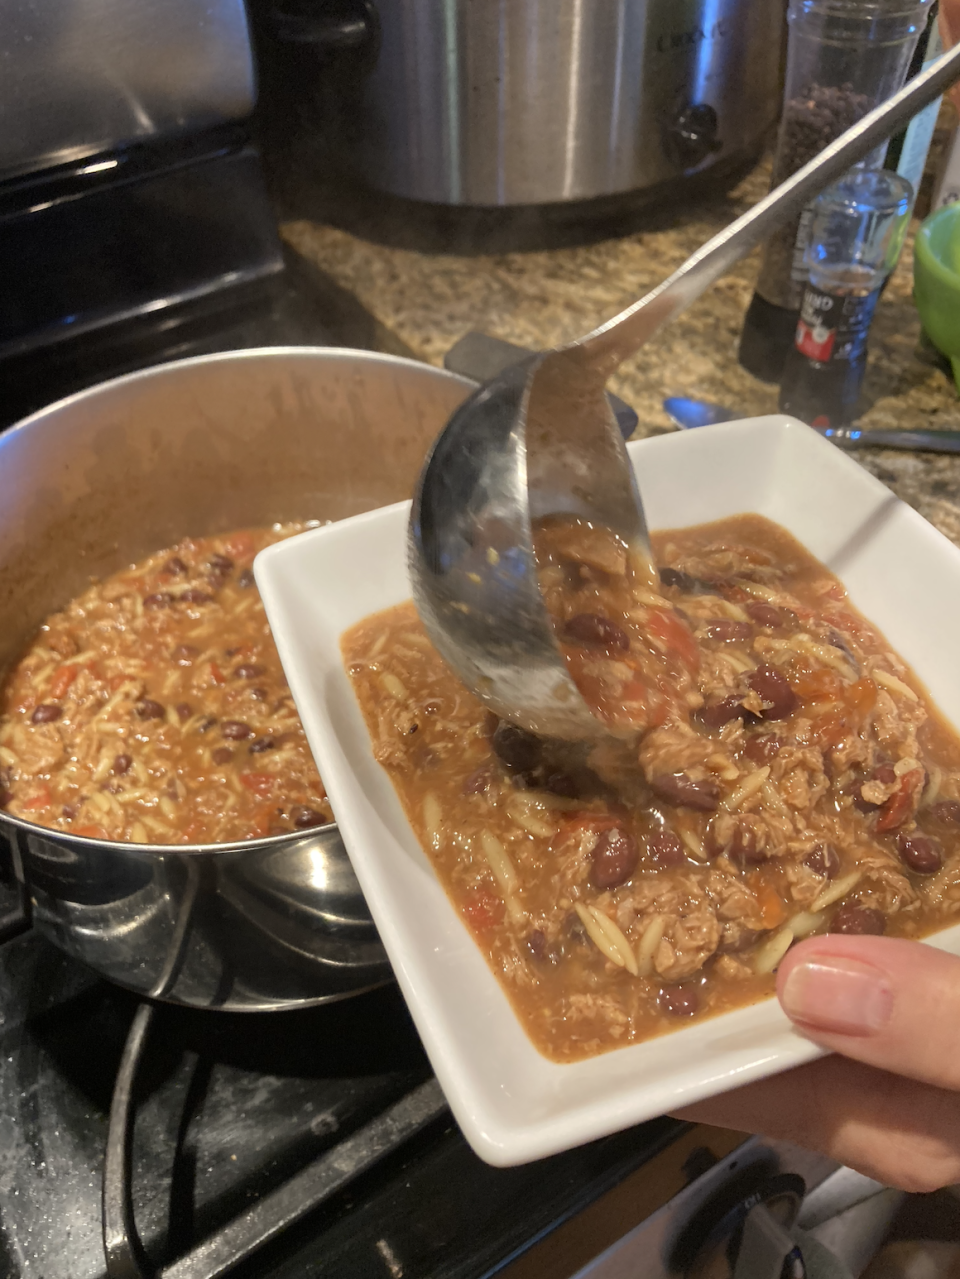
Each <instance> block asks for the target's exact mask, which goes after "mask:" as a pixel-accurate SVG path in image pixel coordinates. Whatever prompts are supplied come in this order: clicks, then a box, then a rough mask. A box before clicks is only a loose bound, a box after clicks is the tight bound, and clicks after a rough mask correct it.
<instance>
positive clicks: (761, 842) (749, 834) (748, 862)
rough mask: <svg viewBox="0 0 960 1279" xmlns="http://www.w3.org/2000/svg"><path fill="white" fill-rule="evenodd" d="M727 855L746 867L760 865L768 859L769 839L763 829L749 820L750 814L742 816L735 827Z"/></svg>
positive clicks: (738, 864)
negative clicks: (765, 836)
mask: <svg viewBox="0 0 960 1279" xmlns="http://www.w3.org/2000/svg"><path fill="white" fill-rule="evenodd" d="M727 856H728V857H729V858H730V860H731V861H732V862H733V864H734V865H735V866H739V867H740V868H741V869H745V868H746V867H747V866H759V865H760V863H761V862H765V861H766V860H767V841H766V839H765V838H764V835H763V831H762V829H758V828H757V826H756V825H754V823H753V822H751V821H750V820H749V814H747V815H746V816H745V817H743V818H741V819H740V821H738V822H737V824H736V826H735V827H734V831H733V836H732V838H731V840H730V845H729V847H728V848H727Z"/></svg>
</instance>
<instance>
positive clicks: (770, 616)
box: [744, 600, 784, 627]
mask: <svg viewBox="0 0 960 1279" xmlns="http://www.w3.org/2000/svg"><path fill="white" fill-rule="evenodd" d="M744 607H745V608H746V611H747V613H748V615H749V616H750V617H751V618H752V619H753V621H754V622H756V624H757V625H758V626H772V627H775V626H782V625H783V623H784V614H783V611H782V610H781V609H779V608H775V607H774V606H773V605H772V604H764V603H762V602H761V601H760V600H755V601H754V602H753V603H751V604H746V605H745V606H744Z"/></svg>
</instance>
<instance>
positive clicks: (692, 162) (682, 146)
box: [667, 102, 723, 169]
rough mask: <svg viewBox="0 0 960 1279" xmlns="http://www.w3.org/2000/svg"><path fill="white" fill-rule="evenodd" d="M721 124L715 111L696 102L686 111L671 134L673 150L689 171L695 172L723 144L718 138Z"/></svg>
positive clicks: (703, 103)
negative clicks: (693, 170)
mask: <svg viewBox="0 0 960 1279" xmlns="http://www.w3.org/2000/svg"><path fill="white" fill-rule="evenodd" d="M719 127H720V121H719V120H718V119H717V113H716V111H714V109H713V107H711V106H708V105H707V103H705V102H696V103H694V104H693V105H692V106H689V107H684V109H683V110H682V111H681V112H680V114H679V115H678V116H677V118H676V119H675V120H674V121H673V123H672V124H671V125H670V127H669V128H668V130H667V135H668V139H669V145H670V150H671V151H672V152H673V155H674V157H675V159H676V160H677V161H678V163H680V164H681V165H682V166H683V167H684V168H685V169H693V168H695V167H696V166H697V165H698V164H700V163H701V162H702V161H703V160H705V159H706V158H707V156H708V155H713V154H714V152H716V151H719V150H720V149H721V147H722V146H723V143H722V142H721V141H720V139H719V138H718V137H717V131H718V129H719Z"/></svg>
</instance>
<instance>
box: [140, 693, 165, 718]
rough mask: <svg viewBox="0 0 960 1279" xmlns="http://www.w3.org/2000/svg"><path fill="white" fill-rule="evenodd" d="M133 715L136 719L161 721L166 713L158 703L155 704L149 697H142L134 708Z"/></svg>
mask: <svg viewBox="0 0 960 1279" xmlns="http://www.w3.org/2000/svg"><path fill="white" fill-rule="evenodd" d="M133 713H134V714H135V715H136V717H137V719H163V718H164V717H165V715H166V713H167V712H166V711H165V710H164V709H163V707H162V706H161V705H160V703H159V702H155V701H154V700H153V699H152V698H150V697H144V698H142V699H141V700H140V701H139V702H137V704H136V706H134V708H133Z"/></svg>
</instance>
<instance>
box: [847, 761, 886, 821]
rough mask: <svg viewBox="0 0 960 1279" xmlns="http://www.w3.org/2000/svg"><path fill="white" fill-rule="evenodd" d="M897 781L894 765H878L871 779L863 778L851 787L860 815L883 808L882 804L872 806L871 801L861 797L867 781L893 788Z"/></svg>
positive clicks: (854, 802) (855, 805)
mask: <svg viewBox="0 0 960 1279" xmlns="http://www.w3.org/2000/svg"><path fill="white" fill-rule="evenodd" d="M896 780H897V775H896V773H895V772H894V771H893V765H892V764H878V765H877V767H876V768H875V769H874V770H873V772H872V773H871V774H870V776H869V778H865V777H861V778H860V780H859V781H856V782H854V783H853V785H852V786H851V788H850V789H851V791H852V794H853V806H854V808H855V809H856V810H857V812H859V813H873V812H876V810H877V809H878V808H880V807H881V805H880V804H872V803H871V802H870V800H869V799H864V798H863V796H862V795H861V793H860V791H861V788H862V787H863V783H864V782H865V781H871V782H882V783H883V785H884V786H892V785H893V783H894V782H895V781H896Z"/></svg>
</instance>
